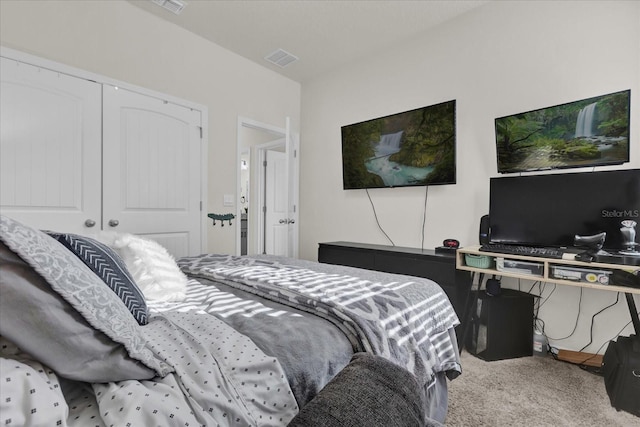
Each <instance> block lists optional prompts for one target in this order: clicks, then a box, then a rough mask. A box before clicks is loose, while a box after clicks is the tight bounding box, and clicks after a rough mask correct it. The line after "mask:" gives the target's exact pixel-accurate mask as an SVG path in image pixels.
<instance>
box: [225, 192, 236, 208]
mask: <svg viewBox="0 0 640 427" xmlns="http://www.w3.org/2000/svg"><path fill="white" fill-rule="evenodd" d="M233 199H234V196H233V194H225V195H224V201H223V202H222V204H223V205H224V206H233Z"/></svg>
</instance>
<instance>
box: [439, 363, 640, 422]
mask: <svg viewBox="0 0 640 427" xmlns="http://www.w3.org/2000/svg"><path fill="white" fill-rule="evenodd" d="M462 369H463V374H462V375H461V376H459V377H458V378H457V379H455V380H454V381H451V382H449V414H448V416H447V423H446V424H447V426H535V427H539V426H554V427H555V426H589V427H591V426H623V427H630V426H640V418H638V417H636V416H634V415H631V414H629V413H627V412H624V411H620V412H618V411H616V410H615V409H614V408H613V407H611V404H610V402H609V397H608V396H607V392H606V390H605V388H604V380H603V378H602V377H601V376H599V375H595V374H592V373H590V372H587V371H585V370H583V369H581V368H580V367H578V366H575V365H571V364H568V363H565V362H560V361H556V360H554V359H553V358H552V357H536V356H534V357H523V358H517V359H508V360H500V361H493V362H485V361H483V360H481V359H478V358H476V357H474V356H472V355H470V354H469V353H467V352H466V351H464V352H463V354H462ZM638 399H640V396H638Z"/></svg>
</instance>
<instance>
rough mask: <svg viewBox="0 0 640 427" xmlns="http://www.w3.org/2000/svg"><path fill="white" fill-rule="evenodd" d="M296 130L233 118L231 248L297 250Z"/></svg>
mask: <svg viewBox="0 0 640 427" xmlns="http://www.w3.org/2000/svg"><path fill="white" fill-rule="evenodd" d="M297 146H298V139H297V135H294V136H291V135H290V133H289V132H288V120H287V126H286V127H285V128H278V127H275V126H272V125H268V124H264V123H260V122H256V121H254V120H252V119H247V118H244V117H239V118H238V139H237V149H238V157H237V159H238V161H237V163H238V188H237V200H238V213H237V216H238V218H240V221H239V222H238V223H239V224H240V227H238V228H237V237H236V253H237V254H238V255H256V254H269V255H281V256H287V257H293V258H295V257H297V256H298V223H297V219H298V213H297V202H298V182H297V180H298V164H297V162H298V158H297V150H298V149H297Z"/></svg>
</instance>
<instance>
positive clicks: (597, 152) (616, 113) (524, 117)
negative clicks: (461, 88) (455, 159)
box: [495, 90, 631, 173]
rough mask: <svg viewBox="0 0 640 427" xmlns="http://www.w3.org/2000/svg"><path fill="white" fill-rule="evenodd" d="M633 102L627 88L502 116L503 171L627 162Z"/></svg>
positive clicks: (498, 147)
mask: <svg viewBox="0 0 640 427" xmlns="http://www.w3.org/2000/svg"><path fill="white" fill-rule="evenodd" d="M630 98H631V91H630V90H625V91H621V92H615V93H610V94H607V95H602V96H597V97H593V98H588V99H583V100H580V101H575V102H570V103H566V104H561V105H556V106H553V107H548V108H542V109H539V110H533V111H529V112H526V113H519V114H514V115H510V116H506V117H500V118H497V119H496V120H495V129H496V154H497V161H498V172H500V173H512V172H525V171H535V170H545V169H562V168H577V167H593V166H603V165H617V164H622V163H625V162H628V161H629V125H630Z"/></svg>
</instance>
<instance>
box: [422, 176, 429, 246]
mask: <svg viewBox="0 0 640 427" xmlns="http://www.w3.org/2000/svg"><path fill="white" fill-rule="evenodd" d="M425 188H426V190H425V191H424V211H423V213H422V243H421V244H420V249H423V250H424V227H425V224H426V223H427V197H428V196H429V186H428V185H426V186H425Z"/></svg>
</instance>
